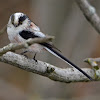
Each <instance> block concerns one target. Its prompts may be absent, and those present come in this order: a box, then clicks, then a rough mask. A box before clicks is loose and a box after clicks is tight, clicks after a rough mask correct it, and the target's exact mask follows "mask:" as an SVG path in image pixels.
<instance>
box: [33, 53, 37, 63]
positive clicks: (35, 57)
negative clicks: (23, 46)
mask: <svg viewBox="0 0 100 100" xmlns="http://www.w3.org/2000/svg"><path fill="white" fill-rule="evenodd" d="M36 54H37V53H35V55H34V57H33V59H34V60H35V62H37V60H36Z"/></svg>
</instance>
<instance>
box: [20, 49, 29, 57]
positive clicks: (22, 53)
mask: <svg viewBox="0 0 100 100" xmlns="http://www.w3.org/2000/svg"><path fill="white" fill-rule="evenodd" d="M27 52H28V51H27V50H26V51H24V52H21V53H20V54H21V55H23V56H25V57H27V56H26V55H25V53H27ZM27 58H28V57H27Z"/></svg>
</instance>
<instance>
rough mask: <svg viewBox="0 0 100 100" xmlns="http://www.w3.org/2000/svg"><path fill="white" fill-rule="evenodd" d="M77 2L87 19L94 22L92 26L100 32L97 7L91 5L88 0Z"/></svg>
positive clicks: (77, 0) (78, 0)
mask: <svg viewBox="0 0 100 100" xmlns="http://www.w3.org/2000/svg"><path fill="white" fill-rule="evenodd" d="M76 3H77V4H78V6H79V7H80V9H81V10H82V12H83V14H84V16H85V17H86V19H87V20H88V21H89V22H90V23H91V24H92V26H93V27H94V28H95V29H96V31H97V32H98V33H99V34H100V18H99V16H98V14H97V13H96V9H95V8H94V7H93V6H92V5H90V4H89V2H88V1H87V0H76Z"/></svg>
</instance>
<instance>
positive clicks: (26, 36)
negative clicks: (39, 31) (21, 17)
mask: <svg viewBox="0 0 100 100" xmlns="http://www.w3.org/2000/svg"><path fill="white" fill-rule="evenodd" d="M19 35H20V36H21V37H22V38H24V39H26V40H27V39H29V38H36V37H39V36H36V35H35V34H34V33H33V32H30V31H26V30H23V31H21V32H20V33H19Z"/></svg>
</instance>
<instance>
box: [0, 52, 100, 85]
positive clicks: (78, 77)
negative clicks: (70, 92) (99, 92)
mask: <svg viewBox="0 0 100 100" xmlns="http://www.w3.org/2000/svg"><path fill="white" fill-rule="evenodd" d="M0 61H1V62H4V63H7V64H10V65H13V67H18V68H21V69H23V70H26V71H29V72H33V73H36V74H40V75H42V76H45V77H48V78H50V79H51V80H54V81H59V82H65V83H70V82H87V81H90V80H88V79H87V77H85V76H84V75H83V74H82V73H81V72H79V71H78V70H77V69H75V68H66V69H62V68H58V67H56V66H53V65H50V64H48V63H46V62H42V61H38V62H35V61H34V60H33V59H28V58H26V57H24V56H22V55H18V54H15V53H13V52H7V53H6V54H4V55H3V56H2V57H0ZM82 70H84V71H85V72H86V73H87V74H88V75H90V76H91V77H92V78H94V71H93V70H92V69H89V68H83V69H82ZM99 72H100V70H99ZM98 76H99V78H98V79H97V81H99V80H100V74H99V75H98Z"/></svg>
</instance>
